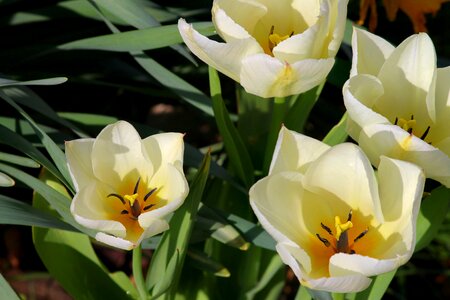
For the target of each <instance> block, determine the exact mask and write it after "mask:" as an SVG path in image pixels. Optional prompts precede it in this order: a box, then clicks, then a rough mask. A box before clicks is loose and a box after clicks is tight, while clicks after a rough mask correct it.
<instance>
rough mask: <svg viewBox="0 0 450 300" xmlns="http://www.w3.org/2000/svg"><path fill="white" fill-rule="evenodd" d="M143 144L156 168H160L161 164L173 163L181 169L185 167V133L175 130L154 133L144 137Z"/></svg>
mask: <svg viewBox="0 0 450 300" xmlns="http://www.w3.org/2000/svg"><path fill="white" fill-rule="evenodd" d="M142 144H143V146H144V149H145V150H146V152H147V155H148V157H149V159H150V161H151V162H152V164H153V167H154V169H155V170H157V169H159V167H160V166H161V164H163V165H165V164H172V165H175V166H176V167H177V168H178V169H179V170H182V169H183V155H184V141H183V134H181V133H175V132H167V133H160V134H154V135H151V136H149V137H147V138H145V139H143V140H142Z"/></svg>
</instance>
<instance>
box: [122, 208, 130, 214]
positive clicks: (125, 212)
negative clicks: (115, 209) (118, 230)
mask: <svg viewBox="0 0 450 300" xmlns="http://www.w3.org/2000/svg"><path fill="white" fill-rule="evenodd" d="M120 214H121V215H128V214H129V212H128V210H126V209H124V210H122V211H121V212H120Z"/></svg>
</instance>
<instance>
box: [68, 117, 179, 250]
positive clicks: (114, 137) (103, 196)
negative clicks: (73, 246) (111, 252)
mask: <svg viewBox="0 0 450 300" xmlns="http://www.w3.org/2000/svg"><path fill="white" fill-rule="evenodd" d="M183 152H184V144H183V135H182V134H179V133H161V134H156V135H152V136H149V137H147V138H145V139H143V140H141V138H140V136H139V134H138V133H137V132H136V130H135V129H134V128H133V126H131V125H130V124H129V123H127V122H125V121H119V122H117V123H115V124H112V125H108V126H107V127H105V128H104V129H103V130H102V131H101V132H100V134H99V135H98V136H97V138H96V139H78V140H73V141H69V142H66V156H67V163H68V166H69V170H70V173H71V176H72V179H73V182H74V184H75V188H76V191H77V193H76V195H75V197H74V198H73V201H72V204H71V207H70V210H71V212H72V214H73V215H74V217H75V220H76V221H77V222H78V223H80V224H82V225H83V226H86V227H88V228H92V229H96V230H98V231H99V232H98V233H97V234H96V239H97V240H98V241H100V242H103V243H105V244H108V245H111V246H114V247H117V248H121V249H125V250H130V249H132V248H134V247H136V246H137V245H139V243H140V242H141V241H142V240H143V239H145V238H148V237H151V236H153V235H156V234H158V233H161V232H162V231H164V230H167V229H168V223H167V220H166V218H167V217H168V216H169V215H170V214H171V213H172V212H173V211H174V210H175V209H177V208H178V207H179V206H180V205H181V204H182V203H183V201H184V199H185V198H186V196H187V193H188V185H187V182H186V179H185V177H184V174H183Z"/></svg>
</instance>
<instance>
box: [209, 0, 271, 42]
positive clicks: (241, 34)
mask: <svg viewBox="0 0 450 300" xmlns="http://www.w3.org/2000/svg"><path fill="white" fill-rule="evenodd" d="M266 13H267V8H266V7H265V6H264V5H262V4H260V3H258V2H256V1H245V0H237V1H227V0H225V1H223V0H218V1H214V4H213V8H212V19H213V23H214V26H215V28H216V30H217V33H218V34H219V35H220V36H221V37H222V38H223V39H224V40H225V41H226V42H231V41H232V40H235V39H247V38H249V37H250V35H249V33H252V32H253V30H254V28H255V25H256V24H257V23H258V22H259V20H260V19H261V18H262V17H263V16H264V15H265V14H266ZM250 15H251V16H252V17H251V18H249V17H248V16H250Z"/></svg>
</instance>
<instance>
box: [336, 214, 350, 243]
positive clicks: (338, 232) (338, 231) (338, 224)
mask: <svg viewBox="0 0 450 300" xmlns="http://www.w3.org/2000/svg"><path fill="white" fill-rule="evenodd" d="M334 223H335V227H336V240H339V238H340V237H341V234H342V233H344V232H346V231H347V230H349V229H350V228H352V227H353V223H352V222H351V221H347V222H345V223H343V224H342V223H341V218H339V216H336V217H335V218H334Z"/></svg>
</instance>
